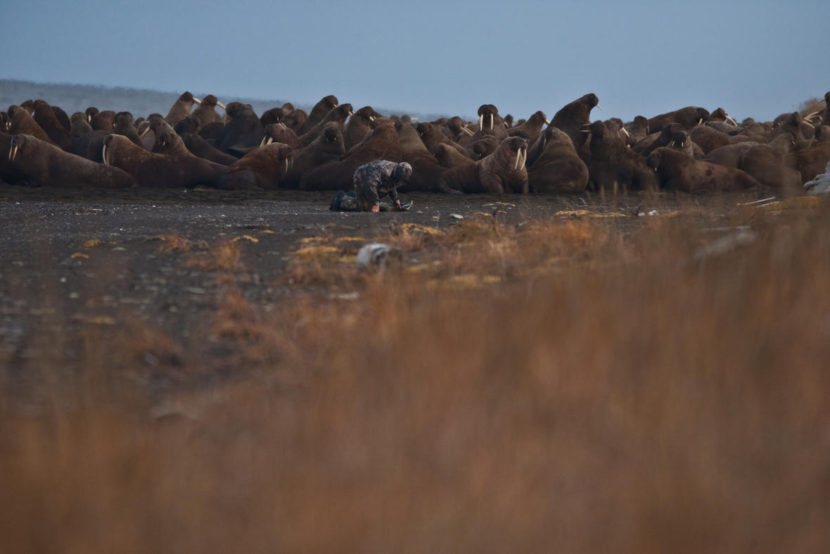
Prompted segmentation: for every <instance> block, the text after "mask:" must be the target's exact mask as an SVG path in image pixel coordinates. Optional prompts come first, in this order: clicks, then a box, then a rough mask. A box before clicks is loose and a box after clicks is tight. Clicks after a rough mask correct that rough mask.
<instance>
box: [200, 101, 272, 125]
mask: <svg viewBox="0 0 830 554" xmlns="http://www.w3.org/2000/svg"><path fill="white" fill-rule="evenodd" d="M205 102H207V97H205ZM284 117H285V112H284V111H283V109H282V108H271V109H270V110H265V111H264V112H262V115H261V116H259V122H260V123H262V126H263V127H267V126H268V125H272V124H274V123H281V122H282V120H283V118H284Z"/></svg>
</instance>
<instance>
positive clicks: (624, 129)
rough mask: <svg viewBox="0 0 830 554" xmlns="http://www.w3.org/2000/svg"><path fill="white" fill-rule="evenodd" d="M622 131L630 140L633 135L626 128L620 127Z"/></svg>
mask: <svg viewBox="0 0 830 554" xmlns="http://www.w3.org/2000/svg"><path fill="white" fill-rule="evenodd" d="M620 131H622V132H623V134H624V135H625V136H627V137H628V138H631V133H629V132H628V129H626V128H625V127H620Z"/></svg>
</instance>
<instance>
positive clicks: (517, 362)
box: [0, 209, 830, 553]
mask: <svg viewBox="0 0 830 554" xmlns="http://www.w3.org/2000/svg"><path fill="white" fill-rule="evenodd" d="M828 215H829V214H828V211H827V210H826V209H819V210H811V211H807V212H802V211H798V212H797V213H792V214H787V213H785V214H783V215H775V214H770V213H769V210H767V211H762V210H746V211H742V210H736V211H735V212H734V213H732V214H730V215H729V216H728V217H726V218H718V219H714V218H709V217H708V216H707V215H706V214H701V213H696V212H694V211H691V212H689V213H687V214H686V215H682V214H681V215H678V216H676V217H652V218H645V219H647V221H646V222H645V223H642V224H638V226H637V227H636V228H632V229H631V230H630V231H629V232H626V233H625V234H623V233H621V232H620V230H619V228H618V225H617V223H616V222H615V221H614V220H613V219H590V218H575V219H569V220H551V221H541V220H539V221H530V222H527V223H525V224H523V225H514V224H505V223H498V221H496V220H495V219H494V218H490V219H488V218H485V217H482V218H480V219H473V220H469V221H465V222H463V223H462V224H461V225H458V226H457V227H456V228H455V229H453V230H451V231H448V232H432V231H428V230H424V229H418V228H414V227H413V228H405V229H396V230H395V231H394V232H391V233H390V235H389V236H388V237H380V238H382V239H384V240H387V241H389V242H392V243H394V244H397V245H399V246H400V247H401V248H403V249H404V251H405V252H415V253H418V255H419V263H418V264H415V265H413V264H412V263H407V264H404V265H403V267H400V268H396V267H391V268H389V269H388V270H387V271H385V272H383V273H381V274H369V275H366V274H362V273H359V272H357V271H356V270H355V269H354V268H353V265H354V264H353V263H347V261H348V260H349V256H353V254H354V251H355V246H354V245H353V244H349V241H348V240H346V241H344V240H342V239H337V238H336V237H330V238H329V239H321V241H322V242H324V243H325V244H316V245H315V244H313V241H309V243H308V244H303V245H300V247H299V248H298V255H297V259H296V263H295V264H293V265H292V267H291V268H290V270H289V274H288V275H287V276H286V279H287V280H290V281H291V282H292V283H297V284H298V285H297V286H300V285H303V284H311V285H314V286H317V287H323V290H325V287H327V286H336V287H337V290H338V291H340V292H339V295H340V298H334V299H331V298H326V297H325V296H321V295H319V294H308V295H300V296H299V297H297V298H294V299H292V300H287V301H286V303H285V306H284V307H283V309H282V310H281V311H280V312H279V313H277V314H273V313H272V314H265V313H261V312H260V311H258V310H257V307H256V306H255V305H251V304H249V303H248V302H247V301H246V300H245V297H244V296H243V295H241V294H238V293H233V292H231V293H228V294H226V295H225V296H224V297H223V298H222V299H221V301H220V302H219V307H218V309H217V310H216V314H215V321H213V322H212V323H211V325H209V326H207V327H209V329H210V330H209V331H206V332H210V333H213V334H217V335H220V336H222V337H224V338H225V340H232V341H236V343H237V344H239V345H240V347H241V348H243V349H244V350H245V352H247V353H248V355H249V359H250V360H252V362H251V363H255V364H256V365H257V367H258V369H257V371H255V372H252V373H249V374H246V376H245V378H241V379H238V380H230V381H229V382H227V383H226V384H224V385H217V386H214V387H206V388H204V389H198V390H196V391H195V392H194V391H190V392H180V393H177V394H175V395H172V394H171V395H170V397H169V398H167V399H166V400H165V402H167V403H168V405H167V408H165V409H166V410H167V412H165V413H168V414H170V415H168V416H165V417H161V418H154V417H151V416H150V414H151V413H152V409H151V408H154V409H157V408H158V406H156V407H150V406H147V405H145V400H142V398H143V396H142V395H140V394H131V393H130V392H129V391H125V390H123V388H124V387H125V386H126V385H124V384H123V383H121V384H118V385H112V384H109V385H108V384H107V383H109V379H108V368H109V363H110V361H111V360H113V359H117V358H118V357H119V356H122V355H123V356H124V357H129V356H130V355H132V354H131V353H123V352H120V351H119V349H124V348H127V346H124V345H122V344H121V343H118V344H116V345H101V344H98V343H96V338H95V335H94V334H90V336H89V337H88V339H87V340H88V341H89V345H88V348H87V352H88V356H89V359H88V361H87V364H88V368H89V369H88V371H86V372H85V373H84V374H83V375H80V376H78V377H77V382H76V383H74V385H73V387H72V390H71V391H69V390H66V389H65V385H62V386H61V388H57V389H56V390H54V391H52V392H51V393H50V394H51V395H52V400H53V402H52V406H51V408H48V409H45V408H43V407H41V408H39V409H38V410H34V411H33V413H28V412H27V411H26V410H21V409H19V408H17V407H15V406H16V404H15V401H14V399H12V398H9V394H11V393H10V392H9V391H0V402H2V404H0V406H5V408H3V416H2V418H0V491H2V494H1V495H0V497H2V502H0V547H1V548H0V550H2V551H3V552H5V553H12V552H73V553H74V552H78V553H89V552H121V553H129V552H136V553H138V552H141V553H145V552H248V553H253V552H309V553H311V552H419V553H420V552H476V553H483V552H637V553H650V552H655V553H657V552H659V553H665V552H695V553H697V552H776V553H779V552H804V553H815V552H827V551H829V550H830V525H829V524H828V522H830V402H828V394H830V218H828ZM641 219H642V218H641ZM712 227H728V228H730V229H727V230H724V229H720V228H718V229H714V230H713V229H712ZM326 240H328V242H326ZM315 247H319V248H317V249H316V250H315ZM344 260H346V261H344ZM344 291H345V292H344ZM350 292H357V293H358V296H357V299H356V300H354V299H352V300H348V299H344V298H354V296H351V297H349V296H348V293H350ZM132 335H133V336H134V339H135V341H150V342H153V341H162V342H163V341H164V337H155V338H154V337H152V336H149V337H148V336H145V335H142V334H141V333H132ZM170 348H173V347H172V346H171V347H170ZM188 363H192V362H188ZM48 369H49V368H45V370H44V374H46V373H48ZM119 383H120V382H119ZM67 398H71V399H72V400H71V401H69V400H67ZM157 413H159V412H157Z"/></svg>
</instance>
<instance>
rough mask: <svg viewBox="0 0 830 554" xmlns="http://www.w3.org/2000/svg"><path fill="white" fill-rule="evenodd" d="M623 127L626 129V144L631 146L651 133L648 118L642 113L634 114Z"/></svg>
mask: <svg viewBox="0 0 830 554" xmlns="http://www.w3.org/2000/svg"><path fill="white" fill-rule="evenodd" d="M625 129H626V131H628V137H629V138H628V144H629V145H632V146H633V145H634V144H636V143H637V142H639V141H641V140H643V139H644V138H646V137H647V136H648V135H649V134H651V131H650V130H649V127H648V119H646V118H645V117H643V116H642V115H637V116H634V119H633V120H632V121H630V122H628V123H626V124H625Z"/></svg>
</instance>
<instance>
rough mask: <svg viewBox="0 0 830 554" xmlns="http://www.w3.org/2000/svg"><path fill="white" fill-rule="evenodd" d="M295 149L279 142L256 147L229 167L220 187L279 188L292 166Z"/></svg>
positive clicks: (246, 188) (220, 181)
mask: <svg viewBox="0 0 830 554" xmlns="http://www.w3.org/2000/svg"><path fill="white" fill-rule="evenodd" d="M293 151H294V149H293V148H291V147H290V146H288V145H287V144H281V143H279V142H274V143H271V144H268V145H265V146H260V147H259V148H255V149H253V150H251V151H250V152H248V153H247V154H245V155H244V156H243V157H242V158H240V159H238V160H237V161H235V162H234V163H233V165H231V166H230V167H229V168H228V172H227V173H225V174H224V175H223V176H222V177H221V179H219V187H220V188H225V189H235V190H239V189H242V190H250V189H266V190H273V189H277V188H279V187H280V182H281V181H282V179H283V178H284V176H285V174H286V172H287V171H288V169H289V168H290V167H291V156H292V154H293Z"/></svg>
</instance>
